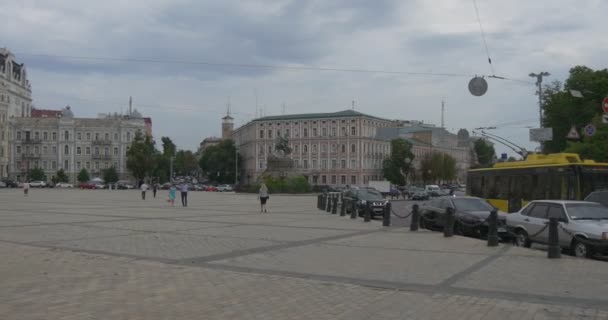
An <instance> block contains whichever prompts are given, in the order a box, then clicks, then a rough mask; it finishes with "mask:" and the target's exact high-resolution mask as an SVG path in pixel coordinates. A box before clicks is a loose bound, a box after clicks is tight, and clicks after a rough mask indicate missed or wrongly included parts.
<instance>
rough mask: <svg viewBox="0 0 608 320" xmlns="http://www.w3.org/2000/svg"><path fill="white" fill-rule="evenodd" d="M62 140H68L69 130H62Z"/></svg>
mask: <svg viewBox="0 0 608 320" xmlns="http://www.w3.org/2000/svg"><path fill="white" fill-rule="evenodd" d="M63 140H65V141H68V140H70V132H69V131H67V130H66V131H64V132H63Z"/></svg>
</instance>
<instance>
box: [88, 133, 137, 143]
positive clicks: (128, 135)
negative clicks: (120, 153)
mask: <svg viewBox="0 0 608 320" xmlns="http://www.w3.org/2000/svg"><path fill="white" fill-rule="evenodd" d="M95 135H98V134H95ZM127 141H131V132H127Z"/></svg>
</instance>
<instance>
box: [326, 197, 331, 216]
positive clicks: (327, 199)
mask: <svg viewBox="0 0 608 320" xmlns="http://www.w3.org/2000/svg"><path fill="white" fill-rule="evenodd" d="M325 201H326V202H327V207H326V208H325V211H327V212H331V198H330V197H329V194H328V195H327V197H326V198H325Z"/></svg>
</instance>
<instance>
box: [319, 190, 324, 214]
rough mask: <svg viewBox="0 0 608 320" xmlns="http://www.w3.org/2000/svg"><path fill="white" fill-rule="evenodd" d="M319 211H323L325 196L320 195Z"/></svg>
mask: <svg viewBox="0 0 608 320" xmlns="http://www.w3.org/2000/svg"><path fill="white" fill-rule="evenodd" d="M319 210H322V211H325V195H324V194H322V195H321V208H319Z"/></svg>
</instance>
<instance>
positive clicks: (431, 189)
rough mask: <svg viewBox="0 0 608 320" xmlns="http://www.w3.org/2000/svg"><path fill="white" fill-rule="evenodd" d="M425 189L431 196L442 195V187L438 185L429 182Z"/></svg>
mask: <svg viewBox="0 0 608 320" xmlns="http://www.w3.org/2000/svg"><path fill="white" fill-rule="evenodd" d="M424 191H426V192H427V193H428V194H429V196H431V197H439V196H440V195H441V189H440V188H439V186H438V185H434V184H429V185H426V186H425V187H424Z"/></svg>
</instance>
